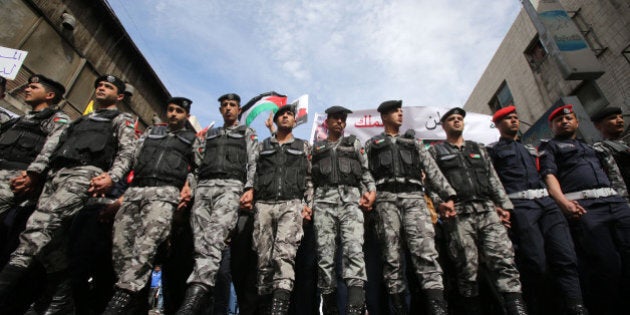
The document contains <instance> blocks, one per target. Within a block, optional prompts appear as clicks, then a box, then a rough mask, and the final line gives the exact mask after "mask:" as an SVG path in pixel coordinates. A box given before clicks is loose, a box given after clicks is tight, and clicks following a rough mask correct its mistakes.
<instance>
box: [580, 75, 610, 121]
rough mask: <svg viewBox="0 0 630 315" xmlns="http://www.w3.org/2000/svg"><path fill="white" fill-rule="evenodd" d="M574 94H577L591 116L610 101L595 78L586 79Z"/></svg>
mask: <svg viewBox="0 0 630 315" xmlns="http://www.w3.org/2000/svg"><path fill="white" fill-rule="evenodd" d="M572 94H573V95H575V96H577V98H578V99H579V100H580V103H582V106H583V107H584V110H585V111H586V113H587V114H588V115H589V116H590V115H593V114H594V113H595V112H597V111H598V110H600V109H602V108H604V107H606V106H607V105H608V103H609V102H608V100H607V99H606V97H605V96H604V94H602V91H601V90H600V89H599V86H597V83H595V81H593V80H585V81H584V82H582V84H580V86H578V87H577V88H576V89H575V90H574V91H573V93H572Z"/></svg>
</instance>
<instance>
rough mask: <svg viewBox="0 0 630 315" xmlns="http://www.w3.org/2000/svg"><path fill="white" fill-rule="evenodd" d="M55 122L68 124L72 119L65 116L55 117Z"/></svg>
mask: <svg viewBox="0 0 630 315" xmlns="http://www.w3.org/2000/svg"><path fill="white" fill-rule="evenodd" d="M53 122H54V123H55V124H61V125H67V124H68V123H69V122H70V121H69V120H68V119H67V118H64V117H55V118H53Z"/></svg>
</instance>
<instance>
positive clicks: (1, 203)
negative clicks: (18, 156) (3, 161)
mask: <svg viewBox="0 0 630 315" xmlns="http://www.w3.org/2000/svg"><path fill="white" fill-rule="evenodd" d="M21 173H22V171H21V170H0V214H3V213H5V212H6V211H7V210H9V209H11V207H13V206H14V205H15V204H14V202H15V201H14V198H13V191H11V184H10V183H9V181H10V180H11V178H14V177H16V176H19V175H20V174H21Z"/></svg>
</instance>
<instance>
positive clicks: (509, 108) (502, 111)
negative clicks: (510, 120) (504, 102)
mask: <svg viewBox="0 0 630 315" xmlns="http://www.w3.org/2000/svg"><path fill="white" fill-rule="evenodd" d="M514 112H516V107H514V105H510V106H507V107H503V108H501V109H499V110H498V111H496V112H495V113H494V115H492V122H493V123H496V122H498V121H499V120H501V119H503V117H505V116H507V115H509V114H511V113H514Z"/></svg>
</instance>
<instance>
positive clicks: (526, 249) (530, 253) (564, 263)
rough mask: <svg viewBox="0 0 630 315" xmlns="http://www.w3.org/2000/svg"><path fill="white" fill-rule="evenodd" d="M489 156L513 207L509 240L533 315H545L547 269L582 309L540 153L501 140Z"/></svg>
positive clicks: (572, 259) (568, 244)
mask: <svg viewBox="0 0 630 315" xmlns="http://www.w3.org/2000/svg"><path fill="white" fill-rule="evenodd" d="M488 153H489V154H490V157H491V158H492V161H493V164H494V168H495V169H496V171H497V173H498V174H499V178H500V179H501V182H502V183H503V187H504V188H505V191H506V192H507V194H508V196H509V197H510V200H512V203H513V204H514V210H513V211H512V213H511V217H512V233H511V237H512V242H513V243H514V244H515V249H516V262H517V264H518V266H519V270H520V272H521V281H522V282H523V293H524V296H525V300H526V302H527V305H528V307H529V310H530V314H538V313H540V312H543V308H544V307H543V305H542V302H543V300H544V297H545V295H544V294H545V274H546V273H547V266H549V268H550V269H551V272H552V273H553V276H554V278H555V279H556V280H557V284H558V287H559V288H560V291H561V292H562V294H563V297H564V298H565V299H566V301H567V303H568V304H574V303H581V300H582V293H581V290H580V282H579V278H578V270H577V258H576V255H575V251H574V249H573V241H572V240H571V234H570V232H569V226H568V224H567V222H566V220H565V218H564V216H563V214H562V212H561V211H560V208H558V206H557V205H556V203H555V201H554V200H553V199H551V197H549V196H545V195H547V193H546V192H547V191H546V188H545V186H544V184H543V182H542V180H541V178H540V176H539V174H538V169H537V168H536V159H537V152H536V149H535V148H534V147H526V146H525V145H523V144H522V143H520V142H518V141H514V140H511V139H506V138H501V139H500V140H499V142H497V143H495V144H494V145H490V146H488ZM547 311H548V310H547Z"/></svg>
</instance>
